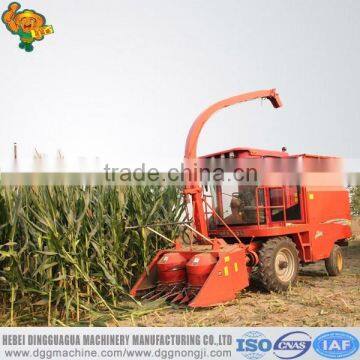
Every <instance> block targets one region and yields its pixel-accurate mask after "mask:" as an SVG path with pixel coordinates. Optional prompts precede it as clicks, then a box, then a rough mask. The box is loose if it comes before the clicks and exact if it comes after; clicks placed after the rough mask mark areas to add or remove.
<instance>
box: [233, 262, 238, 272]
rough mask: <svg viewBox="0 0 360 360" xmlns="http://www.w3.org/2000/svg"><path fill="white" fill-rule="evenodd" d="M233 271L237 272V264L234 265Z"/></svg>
mask: <svg viewBox="0 0 360 360" xmlns="http://www.w3.org/2000/svg"><path fill="white" fill-rule="evenodd" d="M234 270H235V272H238V270H239V269H238V264H237V263H234Z"/></svg>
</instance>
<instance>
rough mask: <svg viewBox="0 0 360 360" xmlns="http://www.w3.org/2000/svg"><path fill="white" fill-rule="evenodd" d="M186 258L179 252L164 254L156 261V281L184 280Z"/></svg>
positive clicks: (164, 282)
mask: <svg viewBox="0 0 360 360" xmlns="http://www.w3.org/2000/svg"><path fill="white" fill-rule="evenodd" d="M186 262H187V260H186V258H185V257H184V256H183V255H181V254H180V253H167V254H164V255H163V256H162V257H161V259H160V260H159V261H158V262H157V264H156V266H157V271H158V281H159V283H162V284H178V283H182V282H185V281H186Z"/></svg>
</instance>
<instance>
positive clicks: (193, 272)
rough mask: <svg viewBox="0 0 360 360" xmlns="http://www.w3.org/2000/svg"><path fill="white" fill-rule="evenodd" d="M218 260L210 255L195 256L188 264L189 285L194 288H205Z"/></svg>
mask: <svg viewBox="0 0 360 360" xmlns="http://www.w3.org/2000/svg"><path fill="white" fill-rule="evenodd" d="M216 263H217V259H216V257H215V256H214V255H212V254H210V253H201V254H197V255H194V256H193V257H192V258H191V259H190V260H189V261H188V263H187V264H186V272H187V276H188V284H189V285H190V286H193V287H199V286H203V285H204V283H205V281H206V279H207V278H208V276H209V274H210V273H211V271H212V269H213V268H214V266H215V264H216Z"/></svg>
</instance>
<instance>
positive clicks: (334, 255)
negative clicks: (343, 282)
mask: <svg viewBox="0 0 360 360" xmlns="http://www.w3.org/2000/svg"><path fill="white" fill-rule="evenodd" d="M343 263H344V260H343V255H342V251H341V247H340V246H339V245H336V244H335V245H334V247H333V249H332V250H331V253H330V256H329V257H328V258H327V259H325V267H326V271H327V273H328V274H329V275H330V276H338V275H340V274H341V271H342V269H343Z"/></svg>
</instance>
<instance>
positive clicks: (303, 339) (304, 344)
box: [274, 331, 311, 359]
mask: <svg viewBox="0 0 360 360" xmlns="http://www.w3.org/2000/svg"><path fill="white" fill-rule="evenodd" d="M310 347H311V337H310V335H309V334H307V333H306V332H303V331H293V332H289V333H287V334H285V335H282V336H281V337H279V339H277V340H276V342H275V344H274V354H275V355H276V356H277V357H278V358H279V359H295V358H298V357H300V356H302V355H304V354H305V353H306V352H307V351H308V350H309V349H310Z"/></svg>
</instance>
